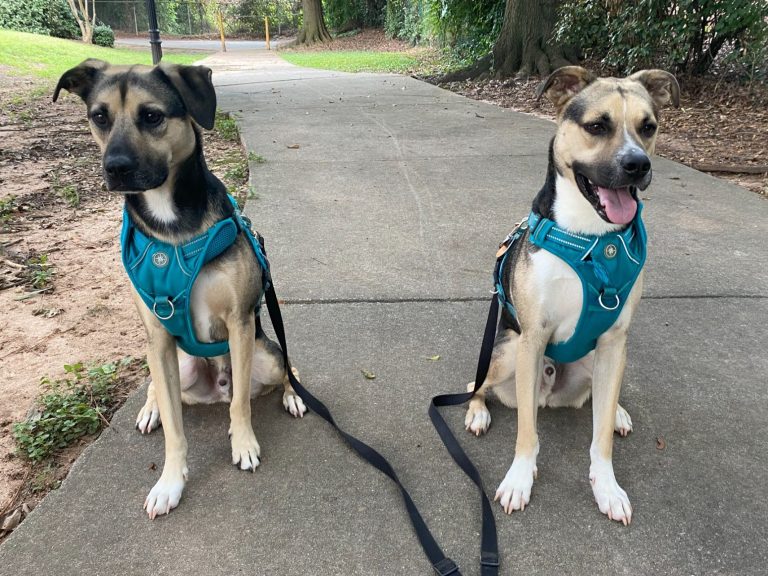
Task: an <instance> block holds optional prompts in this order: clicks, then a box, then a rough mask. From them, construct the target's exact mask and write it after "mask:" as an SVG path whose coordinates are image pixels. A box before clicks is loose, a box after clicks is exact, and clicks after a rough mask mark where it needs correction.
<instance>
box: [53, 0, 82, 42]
mask: <svg viewBox="0 0 768 576" xmlns="http://www.w3.org/2000/svg"><path fill="white" fill-rule="evenodd" d="M50 14H51V16H50V18H49V24H48V34H49V35H50V36H55V37H56V38H65V39H67V40H79V39H80V36H81V34H80V27H79V26H78V25H77V21H76V20H75V17H74V16H73V15H72V10H70V9H69V4H67V0H53V1H52V2H51V11H50Z"/></svg>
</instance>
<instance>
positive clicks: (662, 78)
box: [629, 70, 680, 108]
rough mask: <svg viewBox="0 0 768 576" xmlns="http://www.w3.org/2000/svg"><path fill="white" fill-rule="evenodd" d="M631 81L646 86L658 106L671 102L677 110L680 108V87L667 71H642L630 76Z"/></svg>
mask: <svg viewBox="0 0 768 576" xmlns="http://www.w3.org/2000/svg"><path fill="white" fill-rule="evenodd" d="M629 79H630V80H635V81H637V82H640V84H642V85H643V86H645V89H646V90H648V94H650V95H651V98H653V101H654V102H656V105H657V106H664V104H667V103H669V102H672V105H673V106H674V107H675V108H677V107H678V106H680V85H679V84H678V83H677V79H676V78H675V77H674V76H673V75H672V74H670V73H669V72H667V71H666V70H641V71H640V72H635V73H634V74H632V76H629Z"/></svg>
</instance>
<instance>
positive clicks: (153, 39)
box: [147, 0, 163, 65]
mask: <svg viewBox="0 0 768 576" xmlns="http://www.w3.org/2000/svg"><path fill="white" fill-rule="evenodd" d="M147 17H148V18H149V44H150V45H151V46H152V64H154V65H157V64H160V60H162V58H163V49H162V48H161V47H160V29H159V28H158V27H157V10H155V0H147Z"/></svg>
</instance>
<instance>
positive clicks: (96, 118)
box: [91, 112, 109, 126]
mask: <svg viewBox="0 0 768 576" xmlns="http://www.w3.org/2000/svg"><path fill="white" fill-rule="evenodd" d="M91 120H92V121H93V123H94V124H96V126H106V125H107V123H108V122H109V118H107V115H106V114H104V112H95V113H94V114H91Z"/></svg>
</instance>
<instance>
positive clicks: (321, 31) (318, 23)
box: [296, 0, 333, 44]
mask: <svg viewBox="0 0 768 576" xmlns="http://www.w3.org/2000/svg"><path fill="white" fill-rule="evenodd" d="M301 4H302V7H303V9H304V23H303V24H302V27H301V30H299V35H298V37H297V38H296V44H314V43H315V42H330V41H331V40H333V38H331V35H330V33H329V32H328V28H326V26H325V20H324V19H323V4H322V2H321V0H301Z"/></svg>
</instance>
